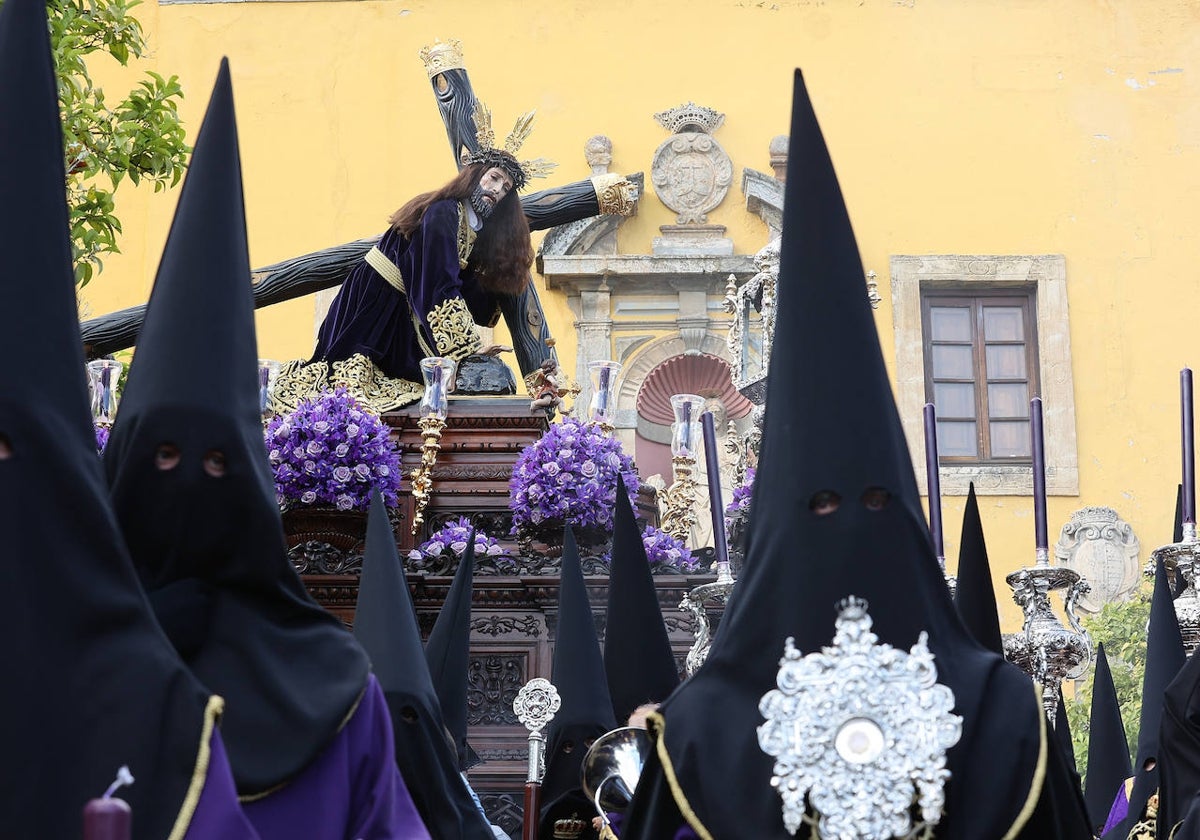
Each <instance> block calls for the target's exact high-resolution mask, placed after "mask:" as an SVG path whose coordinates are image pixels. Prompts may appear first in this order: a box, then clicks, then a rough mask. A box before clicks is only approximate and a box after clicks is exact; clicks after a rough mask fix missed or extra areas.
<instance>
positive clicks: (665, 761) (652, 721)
mask: <svg viewBox="0 0 1200 840" xmlns="http://www.w3.org/2000/svg"><path fill="white" fill-rule="evenodd" d="M646 725H647V726H649V727H650V731H651V732H652V733H653V734H654V735H656V736H658V740H657V743H656V744H655V748H656V749H657V750H658V759H659V761H661V762H662V766H663V773H665V774H666V776H667V784H668V785H669V786H670V788H671V796H672V797H674V799H675V804H676V805H677V806H678V807H679V813H680V814H681V815H682V816H683V818H684V819H685V820H687V821H688V825H690V826H691V827H692V830H693V831H695V832H696V833H697V834H699V835H700V840H713V836H712V834H711V833H709V830H708V829H707V828H705V827H704V823H702V822H700V818H699V817H698V816H696V812H695V811H693V810H692V806H691V804H690V803H689V802H688V800H687V796H686V795H684V792H683V788H681V787H680V786H679V779H678V778H676V776H675V766H674V765H673V764H672V763H671V754H670V753H668V752H667V740H666V737H665V732H666V728H667V721H666V720H665V719H664V718H663V716H662V715H661V714H660V713H658V712H651V713H650V714H649V715H648V716H647V717H646Z"/></svg>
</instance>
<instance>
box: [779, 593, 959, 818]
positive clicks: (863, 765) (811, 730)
mask: <svg viewBox="0 0 1200 840" xmlns="http://www.w3.org/2000/svg"><path fill="white" fill-rule="evenodd" d="M927 640H928V635H927V634H926V633H924V632H922V633H921V635H920V637H919V638H918V639H917V643H916V644H915V645H913V646H912V648H911V650H910V651H909V652H908V653H904V651H902V650H896V649H895V648H893V647H892V646H891V645H887V644H879V637H878V636H876V635H875V634H874V633H872V632H871V616H870V615H869V614H868V613H867V602H866V601H864V600H862V599H861V598H855V597H853V596H851V597H849V598H847V599H846V600H844V601H843V602H842V603H841V604H839V614H838V618H837V630H836V632H835V634H834V637H833V644H832V645H830V646H829V647H825V648H822V650H821V651H820V652H817V653H810V654H808V655H807V656H803V655H802V654H801V653H800V651H798V650H796V648H795V647H794V645H793V641H794V640H793V639H792V638H791V637H789V638H788V639H787V641H786V642H785V644H784V652H783V658H782V659H781V660H780V663H779V674H778V675H777V677H776V684H777V685H778V686H779V687H778V688H777V689H772V690H771V691H768V692H767V693H766V694H765V695H763V698H762V701H761V702H760V703H759V706H758V708H759V711H760V712H762V715H763V717H764V718H766V723H764V724H763V725H762V726H760V727H758V743H759V746H760V747H761V748H762V750H763V752H765V753H767V754H768V755H770V756H773V757H774V758H775V767H774V776H772V778H771V785H772V787H774V788H775V789H776V790H777V791H778V792H779V795H780V797H781V798H782V799H783V824H784V827H785V828H786V829H787V830H788V831H789V832H790V833H792V834H795V833H796V832H797V831H798V830H799V829H800V826H801V824H803V823H805V822H808V823H815V824H816V827H817V831H818V833H819V836H820V837H822V838H826V840H833V839H834V838H837V840H888V838H893V837H905V836H908V835H911V834H915V833H916V831H918V830H920V829H922V828H923V827H932V826H934V825H936V824H937V822H938V821H939V820H940V819H941V816H942V807H943V805H944V804H945V793H944V791H943V788H944V786H945V783H946V780H947V779H948V778H949V777H950V771H949V770H947V769H946V751H947V750H949V749H950V748H951V747H952V746H954V745H955V744H957V743H958V739H959V738H960V737H961V736H962V718H961V717H960V716H958V715H954V714H951V713H950V710H951V709H953V708H954V693H953V692H952V691H951V690H950V689H949V688H948V687H947V686H944V685H941V684H939V683H938V681H937V668H936V667H935V666H934V664H933V654H932V653H930V651H929V648H928V647H927V646H926V642H927ZM914 804H915V805H916V806H917V808H918V809H919V811H920V819H919V821H918V822H917V823H916V824H915V825H914V822H913V815H912V808H913V805H914ZM809 808H811V809H812V810H813V811H814V812H815V814H816V818H815V819H814V818H813V817H809V816H807V811H808V809H809Z"/></svg>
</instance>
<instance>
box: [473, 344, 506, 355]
mask: <svg viewBox="0 0 1200 840" xmlns="http://www.w3.org/2000/svg"><path fill="white" fill-rule="evenodd" d="M511 352H512V348H511V347H509V346H508V345H507V344H493V345H491V346H490V347H485V348H483V349H482V350H480V351H479V355H481V356H499V355H500V354H501V353H511Z"/></svg>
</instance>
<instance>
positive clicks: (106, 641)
mask: <svg viewBox="0 0 1200 840" xmlns="http://www.w3.org/2000/svg"><path fill="white" fill-rule="evenodd" d="M47 31H48V28H47V21H46V4H45V3H44V2H42V0H5V2H4V3H3V4H2V5H0V196H3V201H0V352H3V355H4V357H5V358H6V359H8V360H9V363H8V364H5V365H4V366H2V367H0V448H2V449H3V451H4V454H5V455H7V457H0V586H2V587H3V590H4V591H5V592H7V593H9V594H10V596H11V597H10V598H9V599H8V603H7V604H6V605H5V607H4V610H3V612H2V614H0V635H2V636H3V638H4V645H5V654H4V663H5V673H6V675H7V677H8V681H7V684H6V687H5V690H4V691H3V693H2V698H3V699H0V720H2V721H3V722H2V723H0V755H3V756H5V758H6V761H7V762H8V765H9V772H7V773H6V775H5V789H4V795H3V796H2V797H0V825H3V827H4V828H3V830H2V831H3V833H4V835H5V836H6V837H18V838H27V837H29V838H32V837H67V838H69V837H78V836H79V834H80V828H81V816H80V814H81V812H82V809H83V806H84V805H85V804H86V803H87V801H88V800H89V799H92V798H94V797H98V796H100V795H102V794H103V793H104V791H105V789H106V788H107V787H108V786H109V784H111V783H112V781H113V779H114V778H115V776H116V771H117V768H118V767H120V766H121V765H122V764H127V765H129V767H130V768H131V771H132V772H133V775H134V777H135V779H136V782H135V784H134V785H132V786H131V787H126V788H122V789H121V791H120V792H119V793H118V794H117V795H118V796H120V797H121V798H123V799H125V800H127V801H128V802H129V803H130V805H131V807H132V809H133V815H134V819H133V837H134V838H136V840H150V838H154V839H155V840H158V838H163V837H166V836H168V835H169V834H170V833H171V830H172V828H173V827H174V826H176V824H177V821H179V825H181V826H182V827H183V828H184V829H185V830H186V829H187V827H188V824H189V821H190V819H191V817H190V816H183V814H184V813H185V812H186V813H188V814H190V813H191V812H190V811H189V810H188V809H187V808H185V804H186V802H187V800H188V798H189V796H198V795H199V794H200V792H201V787H202V786H203V780H204V772H205V763H204V762H206V761H207V756H208V747H209V740H210V738H211V736H212V727H213V726H214V724H215V721H216V717H217V715H218V714H219V711H220V699H219V698H213V697H210V693H209V692H208V691H207V690H206V689H205V688H204V687H202V686H201V685H200V683H199V682H198V681H197V680H196V679H195V678H194V677H192V675H191V674H190V673H189V672H188V670H187V669H186V668H185V667H184V665H183V663H182V662H181V661H180V659H179V657H178V656H177V655H176V653H175V651H174V650H173V649H172V648H171V645H170V643H169V642H168V641H167V639H166V637H165V636H163V634H162V630H161V629H160V628H159V627H158V625H157V623H156V622H155V621H154V618H153V615H152V613H151V611H150V607H149V605H148V604H147V603H146V599H145V596H144V594H143V593H142V590H141V586H140V585H139V584H138V580H137V576H136V575H135V573H134V570H133V566H132V564H131V563H130V560H129V556H128V554H127V553H126V551H125V548H124V546H123V544H122V542H121V538H120V534H119V532H118V530H117V524H116V520H115V518H114V517H113V514H112V510H111V508H110V507H109V504H108V498H107V490H106V488H105V486H104V476H103V473H102V471H101V466H100V459H99V458H98V457H97V455H96V439H95V432H94V430H93V428H92V424H91V416H90V411H89V409H88V397H87V386H86V383H85V376H84V358H83V342H82V339H81V337H80V334H79V324H78V314H77V310H76V300H75V283H74V277H73V272H72V269H71V246H70V241H69V238H68V230H69V223H68V212H67V206H66V201H65V192H64V184H65V181H66V175H65V172H64V167H63V134H62V128H61V125H60V123H59V115H58V99H57V95H56V86H55V85H56V82H55V75H54V65H53V60H52V58H51V51H50V42H49V37H48V35H47ZM197 774H198V776H197Z"/></svg>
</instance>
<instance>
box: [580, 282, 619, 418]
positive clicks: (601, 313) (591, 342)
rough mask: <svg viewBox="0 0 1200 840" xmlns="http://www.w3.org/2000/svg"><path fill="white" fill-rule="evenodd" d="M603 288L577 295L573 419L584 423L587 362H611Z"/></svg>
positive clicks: (608, 316)
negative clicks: (576, 392)
mask: <svg viewBox="0 0 1200 840" xmlns="http://www.w3.org/2000/svg"><path fill="white" fill-rule="evenodd" d="M609 297H610V292H609V289H608V287H607V286H604V285H601V287H600V288H598V289H590V290H589V289H584V290H581V291H580V293H579V319H578V320H577V321H576V322H575V328H576V330H577V331H578V335H579V344H578V355H577V356H576V360H575V379H576V381H577V382H579V384H580V385H581V386H582V388H583V390H582V391H580V393H579V398H578V399H577V400H576V401H575V405H576V406H578V408H576V410H575V416H576V417H578V418H579V419H580V420H586V419H587V408H588V405H589V404H590V403H591V401H592V377H591V374H590V372H589V371H588V362H594V361H599V360H601V359H611V358H612V352H613V350H612V308H611V304H610V302H609Z"/></svg>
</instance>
